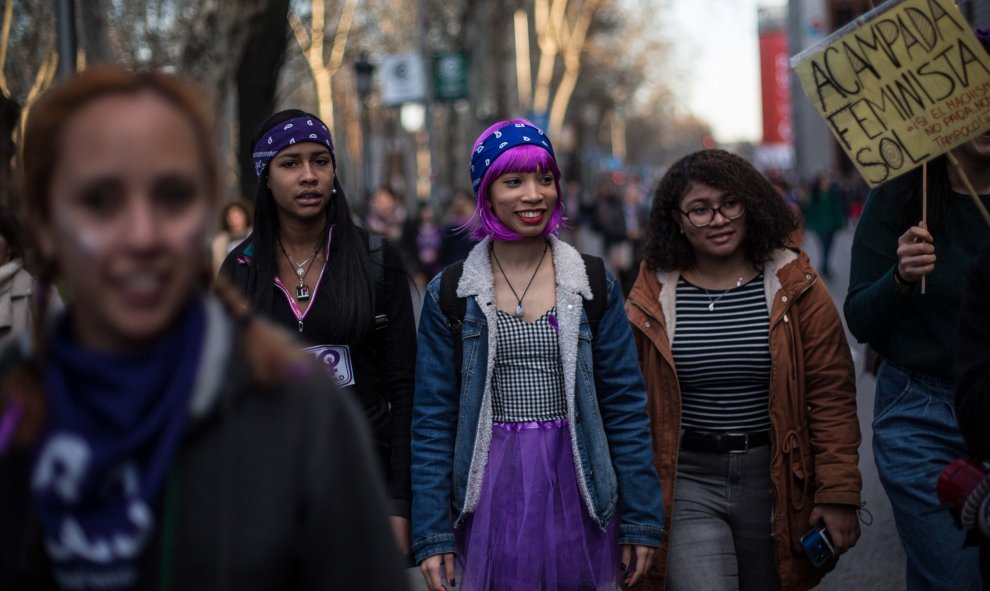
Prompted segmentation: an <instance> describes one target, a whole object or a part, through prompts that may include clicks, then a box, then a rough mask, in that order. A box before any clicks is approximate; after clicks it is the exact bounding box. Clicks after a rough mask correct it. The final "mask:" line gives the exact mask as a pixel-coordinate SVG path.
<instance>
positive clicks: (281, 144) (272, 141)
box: [251, 117, 333, 179]
mask: <svg viewBox="0 0 990 591" xmlns="http://www.w3.org/2000/svg"><path fill="white" fill-rule="evenodd" d="M299 142H316V143H317V144H324V145H325V146H326V147H327V148H329V149H330V154H331V155H333V138H331V137H330V130H329V129H327V126H326V125H324V124H323V123H322V122H321V121H320V120H319V119H317V118H315V117H297V118H295V119H289V120H287V121H283V122H281V123H279V124H278V125H276V126H275V127H273V128H271V129H269V130H268V133H266V134H265V135H263V136H261V139H260V140H258V143H257V144H255V145H254V152H253V153H252V154H251V158H252V159H253V160H254V174H256V175H257V176H258V179H261V173H262V172H264V170H265V167H266V166H268V163H269V162H271V159H272V158H274V157H275V154H278V153H279V152H281V151H282V150H284V149H286V148H287V147H289V146H291V145H292V144H297V143H299Z"/></svg>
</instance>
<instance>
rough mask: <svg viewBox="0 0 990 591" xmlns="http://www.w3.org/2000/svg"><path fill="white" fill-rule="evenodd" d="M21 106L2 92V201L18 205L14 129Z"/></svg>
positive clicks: (0, 185) (0, 107) (0, 130)
mask: <svg viewBox="0 0 990 591" xmlns="http://www.w3.org/2000/svg"><path fill="white" fill-rule="evenodd" d="M20 115H21V106H20V105H19V104H17V101H15V100H14V99H12V98H10V97H9V96H7V95H6V94H4V93H2V92H0V203H3V204H4V205H6V206H8V207H16V206H17V201H18V199H17V187H16V185H15V183H16V182H17V181H16V177H15V175H14V156H15V155H16V154H17V145H16V144H15V143H14V130H15V129H16V128H17V122H18V121H19V120H20Z"/></svg>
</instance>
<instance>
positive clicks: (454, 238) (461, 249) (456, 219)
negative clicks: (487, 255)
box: [431, 189, 476, 277]
mask: <svg viewBox="0 0 990 591" xmlns="http://www.w3.org/2000/svg"><path fill="white" fill-rule="evenodd" d="M472 214H474V197H472V196H471V194H470V193H468V192H467V191H465V190H464V189H458V190H456V191H454V196H453V197H452V198H451V200H450V205H449V206H447V215H446V223H445V224H444V229H443V239H442V241H441V245H440V264H441V267H440V268H441V269H442V268H443V267H446V266H447V265H450V264H453V263H456V262H457V261H461V260H464V259H465V258H467V255H468V253H470V252H471V249H472V248H474V245H475V242H476V241H475V240H474V239H473V238H471V236H470V234H469V232H467V231H466V228H465V226H466V225H467V223H468V221H469V220H470V219H471V216H472ZM431 277H432V276H431Z"/></svg>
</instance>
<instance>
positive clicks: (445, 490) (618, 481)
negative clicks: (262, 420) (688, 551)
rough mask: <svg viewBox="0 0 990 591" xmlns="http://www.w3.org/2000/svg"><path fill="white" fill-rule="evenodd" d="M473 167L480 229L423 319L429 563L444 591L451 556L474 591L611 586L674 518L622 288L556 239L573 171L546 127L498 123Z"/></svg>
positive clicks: (420, 365)
mask: <svg viewBox="0 0 990 591" xmlns="http://www.w3.org/2000/svg"><path fill="white" fill-rule="evenodd" d="M471 169H472V173H471V176H472V180H473V181H474V187H475V191H476V194H477V203H478V207H477V213H476V214H475V217H474V219H473V220H472V224H471V232H472V235H473V236H475V237H477V238H481V239H482V240H481V242H480V243H479V244H478V245H477V246H475V248H474V249H473V250H472V251H471V254H469V255H468V258H467V259H466V260H465V261H464V262H463V265H458V266H455V267H448V268H447V269H445V270H444V272H443V274H442V275H441V276H440V277H437V278H435V279H434V280H433V281H432V282H431V283H430V286H429V288H428V289H429V295H428V296H427V297H426V298H425V303H424V305H423V313H422V316H421V320H420V337H419V338H420V348H419V351H418V358H417V365H416V399H415V400H416V401H415V405H414V408H413V413H414V419H413V489H414V493H415V494H414V495H413V528H414V534H413V538H414V543H413V548H414V551H415V553H416V558H417V559H418V560H419V561H420V568H421V570H422V572H423V575H424V577H425V578H426V581H427V585H428V587H429V589H430V590H431V591H442V589H443V582H442V581H444V580H446V581H447V582H449V583H450V584H453V581H454V579H455V567H454V561H455V554H456V556H457V561H458V563H459V564H460V565H461V567H462V569H463V571H462V574H461V577H462V578H463V583H462V584H463V586H462V587H461V588H462V589H464V590H465V591H475V590H487V589H499V590H504V591H512V590H519V591H522V590H530V589H560V590H578V589H615V588H617V580H618V578H619V576H620V574H621V573H620V569H624V570H625V573H624V583H625V584H627V585H633V584H635V583H636V581H637V580H638V579H639V578H640V576H641V575H642V573H643V572H645V570H646V569H647V568H648V567H649V564H650V561H651V559H652V555H653V551H654V548H655V547H656V546H659V544H660V540H661V537H662V533H663V531H662V529H661V528H662V522H663V516H662V512H661V508H660V489H659V486H658V482H657V476H656V473H655V472H654V471H653V468H652V464H651V454H650V444H649V432H648V425H647V418H646V414H645V413H644V412H643V405H644V404H645V392H644V390H643V385H642V380H641V378H640V375H639V372H638V370H637V369H636V366H635V362H634V360H633V356H634V349H633V343H632V339H631V335H630V331H629V325H628V323H627V321H626V319H625V317H624V315H623V314H622V296H621V294H620V288H619V286H618V285H617V282H616V280H615V278H614V277H613V276H612V275H611V274H606V271H605V270H604V268H603V266H602V262H601V260H600V259H594V258H583V257H582V256H581V255H580V254H579V253H578V252H577V251H576V250H574V249H573V248H572V247H571V246H569V245H567V244H565V243H564V242H562V241H560V240H558V239H557V238H556V235H555V233H556V231H557V229H558V228H559V225H560V221H561V218H562V216H563V213H562V209H563V204H562V202H561V199H560V185H559V182H560V171H559V169H558V167H557V163H556V161H555V160H554V157H553V148H552V147H551V145H550V140H549V139H548V138H546V136H544V134H543V131H541V130H539V129H537V128H535V127H534V126H533V125H532V124H531V123H529V122H528V121H525V120H522V119H515V120H512V121H503V122H500V123H496V124H495V125H493V126H491V127H489V128H488V129H487V130H486V131H485V132H484V133H482V134H481V136H480V137H479V138H478V140H477V141H476V142H475V150H474V151H473V152H472V160H471ZM591 266H593V267H594V268H595V269H597V272H593V271H592V270H591V269H589V267H591ZM455 269H457V270H459V271H460V272H461V274H460V277H459V280H458V281H453V282H448V283H447V284H446V285H448V286H450V287H454V288H456V292H455V293H456V297H452V298H451V296H452V295H453V294H452V293H451V291H449V290H448V289H449V288H446V289H445V288H444V287H443V285H444V279H445V278H447V274H448V273H454V272H455ZM592 277H596V278H597V280H596V279H593V278H592ZM455 278H456V276H455ZM448 281H449V280H448ZM594 290H599V291H597V292H596V293H594V294H592V292H593V291H594ZM451 300H454V301H459V302H460V303H461V304H462V306H463V307H461V308H460V310H461V314H460V315H455V316H456V317H452V316H451V315H450V308H452V307H454V305H453V304H454V302H453V301H451ZM591 302H597V304H593V303H591ZM592 309H596V310H597V313H595V314H593V313H592V312H591V310H592ZM596 318H597V319H596ZM590 323H593V326H594V327H595V328H590V327H589V324H590ZM452 326H459V327H460V328H459V329H457V330H452V329H451V328H450V327H452ZM592 331H595V332H594V334H595V337H594V338H592V334H593V333H592ZM458 351H460V353H458ZM458 360H459V363H461V364H467V367H464V368H463V369H461V368H458V367H457V364H458ZM620 544H621V550H620Z"/></svg>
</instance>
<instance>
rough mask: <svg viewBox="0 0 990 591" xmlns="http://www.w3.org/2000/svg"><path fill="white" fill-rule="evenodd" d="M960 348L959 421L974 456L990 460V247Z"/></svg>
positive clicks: (973, 277) (971, 286)
mask: <svg viewBox="0 0 990 591" xmlns="http://www.w3.org/2000/svg"><path fill="white" fill-rule="evenodd" d="M960 318H961V319H962V321H961V322H960V323H959V340H958V344H957V346H956V417H957V418H958V420H959V428H960V430H961V431H962V434H963V437H964V438H965V439H966V445H967V446H968V447H969V451H970V453H972V454H973V455H975V456H977V457H978V458H980V459H981V460H990V245H987V246H986V247H984V249H983V251H982V252H981V253H980V254H979V256H977V258H976V262H975V263H973V266H972V267H971V268H970V271H969V280H968V281H967V283H966V288H965V289H964V290H963V294H962V312H961V315H960Z"/></svg>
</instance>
